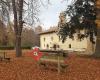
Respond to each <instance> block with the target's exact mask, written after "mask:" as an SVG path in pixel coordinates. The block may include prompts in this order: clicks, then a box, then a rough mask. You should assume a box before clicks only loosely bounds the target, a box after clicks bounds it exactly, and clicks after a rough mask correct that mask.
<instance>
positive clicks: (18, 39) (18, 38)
mask: <svg viewBox="0 0 100 80" xmlns="http://www.w3.org/2000/svg"><path fill="white" fill-rule="evenodd" d="M20 56H22V50H21V36H18V35H16V57H20Z"/></svg>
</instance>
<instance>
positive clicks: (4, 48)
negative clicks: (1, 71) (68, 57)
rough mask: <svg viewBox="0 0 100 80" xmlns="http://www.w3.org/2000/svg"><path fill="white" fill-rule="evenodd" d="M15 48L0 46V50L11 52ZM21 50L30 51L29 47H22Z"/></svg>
mask: <svg viewBox="0 0 100 80" xmlns="http://www.w3.org/2000/svg"><path fill="white" fill-rule="evenodd" d="M13 49H15V46H0V50H13ZM21 49H31V46H22V47H21Z"/></svg>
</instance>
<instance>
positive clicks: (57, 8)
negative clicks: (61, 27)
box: [39, 0, 70, 29]
mask: <svg viewBox="0 0 100 80" xmlns="http://www.w3.org/2000/svg"><path fill="white" fill-rule="evenodd" d="M68 4H70V0H69V1H68V2H66V0H50V4H49V5H48V6H45V7H43V6H41V8H40V14H39V18H40V22H41V23H39V24H40V25H42V26H43V28H44V29H48V28H49V27H51V26H57V24H58V21H59V14H60V12H62V11H64V10H65V9H66V7H67V5H68Z"/></svg>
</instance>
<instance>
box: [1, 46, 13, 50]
mask: <svg viewBox="0 0 100 80" xmlns="http://www.w3.org/2000/svg"><path fill="white" fill-rule="evenodd" d="M12 49H14V46H0V50H12Z"/></svg>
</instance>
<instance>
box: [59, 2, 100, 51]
mask: <svg viewBox="0 0 100 80" xmlns="http://www.w3.org/2000/svg"><path fill="white" fill-rule="evenodd" d="M63 14H64V16H65V17H68V20H67V21H66V22H65V23H62V22H60V25H59V24H58V27H59V32H58V34H59V36H60V39H61V40H62V41H63V42H64V41H65V40H66V38H67V37H68V36H69V37H70V38H72V39H74V36H73V35H74V34H75V33H77V36H78V38H79V39H80V40H82V39H84V38H89V40H90V42H91V43H92V44H95V43H96V39H95V36H97V25H96V23H95V20H96V0H76V1H74V2H73V4H72V5H70V6H68V8H67V9H66V11H65V12H64V13H63ZM82 30H84V34H83V33H81V31H82ZM97 43H98V42H97ZM99 52H100V51H99Z"/></svg>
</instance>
